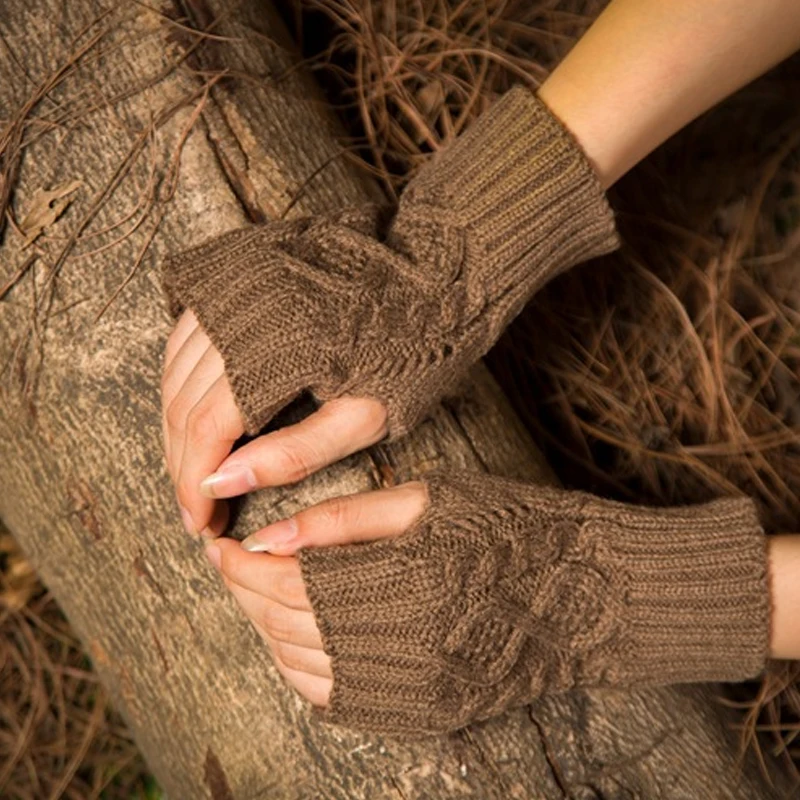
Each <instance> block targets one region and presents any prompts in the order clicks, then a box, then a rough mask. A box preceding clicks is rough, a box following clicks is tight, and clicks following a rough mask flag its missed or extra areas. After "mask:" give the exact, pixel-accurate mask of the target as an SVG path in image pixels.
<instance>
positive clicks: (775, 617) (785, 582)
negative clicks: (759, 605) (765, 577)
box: [768, 534, 800, 659]
mask: <svg viewBox="0 0 800 800" xmlns="http://www.w3.org/2000/svg"><path fill="white" fill-rule="evenodd" d="M768 548H769V550H768V552H769V576H770V601H771V605H772V622H771V625H770V647H769V651H770V656H771V657H772V658H781V659H800V614H798V612H800V534H782V535H780V536H771V537H770V539H769V542H768Z"/></svg>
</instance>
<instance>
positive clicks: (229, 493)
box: [200, 464, 256, 498]
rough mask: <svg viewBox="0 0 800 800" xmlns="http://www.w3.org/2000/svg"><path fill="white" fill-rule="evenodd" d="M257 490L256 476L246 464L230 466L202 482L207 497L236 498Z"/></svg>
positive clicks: (222, 468)
mask: <svg viewBox="0 0 800 800" xmlns="http://www.w3.org/2000/svg"><path fill="white" fill-rule="evenodd" d="M255 488H256V475H255V473H254V472H253V470H252V469H251V468H250V467H248V466H247V465H246V464H228V465H226V466H224V467H220V469H218V470H217V471H216V472H214V473H212V474H211V475H209V476H208V477H207V478H204V479H203V480H202V481H201V482H200V491H201V492H202V493H203V494H204V495H206V497H214V498H219V497H235V496H236V495H239V494H245V493H247V492H251V491H252V490H253V489H255Z"/></svg>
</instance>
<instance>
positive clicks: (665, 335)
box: [295, 0, 800, 774]
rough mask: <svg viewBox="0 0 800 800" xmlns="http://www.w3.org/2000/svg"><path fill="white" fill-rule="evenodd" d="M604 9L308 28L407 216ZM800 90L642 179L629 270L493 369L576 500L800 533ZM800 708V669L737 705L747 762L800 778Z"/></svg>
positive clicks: (505, 10)
mask: <svg viewBox="0 0 800 800" xmlns="http://www.w3.org/2000/svg"><path fill="white" fill-rule="evenodd" d="M603 5H604V3H602V2H591V1H590V0H586V1H585V2H578V0H571V1H570V0H564V2H554V1H553V0H521V1H520V2H514V1H513V0H461V1H460V2H458V1H457V0H447V1H446V0H380V2H373V1H372V0H361V1H360V2H355V1H354V0H295V7H296V13H295V19H296V20H297V21H298V29H300V30H301V35H302V26H303V25H305V26H306V28H308V26H309V25H318V24H319V20H320V19H322V18H325V19H327V20H328V21H329V23H330V24H332V25H333V28H334V30H333V34H332V35H331V36H330V40H329V44H327V46H325V47H323V48H320V49H319V50H318V52H316V53H313V54H310V55H309V63H310V64H311V65H312V68H314V69H315V70H316V71H317V72H318V73H319V74H320V75H321V76H322V77H323V79H324V81H325V82H326V83H327V84H328V88H329V93H330V94H331V95H332V96H335V97H336V99H337V101H338V105H339V107H340V109H341V111H342V112H343V113H344V114H345V117H346V119H347V121H348V123H349V130H350V131H351V132H352V133H353V138H352V140H351V141H350V143H349V144H350V153H351V154H352V153H353V152H356V153H358V154H359V155H358V156H357V159H358V160H359V162H360V163H361V165H362V166H363V167H364V168H365V169H369V170H370V171H371V172H372V173H374V174H375V175H376V176H377V177H378V178H379V179H380V180H381V181H382V183H383V185H384V186H385V187H386V189H387V193H388V194H390V195H395V196H396V195H397V193H398V190H399V189H400V188H401V187H402V185H403V184H404V183H405V181H406V180H407V179H408V177H409V175H411V174H413V172H414V170H415V169H416V168H417V167H418V166H419V165H420V164H421V163H423V162H424V161H425V160H426V159H427V158H429V156H430V154H431V153H432V152H434V151H436V150H438V149H439V148H440V147H442V146H443V145H445V144H446V143H447V142H448V141H449V140H450V139H452V137H453V136H455V135H457V134H458V132H459V131H460V130H462V129H463V128H464V127H465V126H466V125H467V124H468V123H469V121H470V120H471V119H472V118H473V117H474V116H475V115H476V114H477V113H479V112H480V111H481V110H482V109H483V108H484V107H485V106H486V105H487V104H488V103H489V102H491V100H492V99H493V98H494V97H495V96H497V95H498V94H500V93H502V92H503V91H505V90H506V89H507V88H508V87H509V85H511V84H512V83H514V82H517V81H523V82H527V83H529V84H531V85H536V84H537V83H538V82H539V81H540V80H541V79H542V78H543V77H544V76H545V75H546V74H547V72H548V70H549V69H550V68H552V66H553V65H554V64H555V63H557V61H558V60H559V59H560V58H561V57H562V56H563V54H564V53H565V52H566V50H567V49H568V48H569V47H570V46H571V44H572V43H573V42H574V41H575V39H576V38H577V37H579V36H580V34H581V33H582V32H583V31H584V30H585V29H586V28H587V27H588V25H589V24H590V23H591V20H592V18H593V17H594V16H595V15H596V14H597V13H598V12H599V10H600V9H601V8H602V6H603ZM304 14H305V16H304ZM799 80H800V62H798V60H794V61H793V62H790V63H789V64H787V65H785V66H784V67H782V68H781V69H779V70H776V71H775V72H773V73H772V74H771V75H770V76H767V77H766V78H764V79H762V80H761V81H759V82H757V83H756V84H754V85H753V86H751V87H749V88H748V89H746V90H745V91H742V92H740V93H739V94H738V95H736V96H735V97H734V98H732V99H731V100H729V101H728V102H726V103H725V104H724V105H723V106H721V107H720V108H718V109H716V110H715V111H713V112H712V113H710V114H708V115H706V116H705V117H703V118H702V119H701V120H699V121H698V122H697V123H695V124H694V125H692V126H690V128H688V129H687V130H686V131H684V132H683V133H682V134H680V135H679V136H678V137H676V138H674V139H673V140H672V141H671V142H670V143H669V144H668V145H667V146H665V147H663V148H661V149H660V150H659V151H658V152H657V153H655V154H654V155H653V156H652V157H651V158H649V159H648V160H647V161H646V162H645V163H644V164H642V165H641V166H640V167H639V168H637V169H636V170H635V171H634V172H633V173H631V174H630V175H629V176H628V177H626V178H625V179H624V180H623V181H622V182H621V184H620V185H619V186H618V187H617V188H616V190H615V193H614V194H615V197H614V203H615V206H616V207H617V208H618V209H619V211H620V213H619V219H620V226H621V229H622V233H623V236H624V239H625V242H626V245H625V248H624V250H623V252H621V253H619V254H616V255H614V256H613V257H609V258H606V259H604V260H602V261H598V262H595V263H593V264H590V265H586V266H584V267H581V268H578V269H576V270H573V271H572V272H571V273H570V274H568V275H566V276H563V277H562V278H560V279H558V280H557V281H554V282H553V283H552V284H551V285H550V286H549V287H547V289H546V290H545V291H543V292H542V293H540V295H539V296H538V297H537V298H536V300H535V301H534V302H533V303H531V304H530V306H529V307H528V308H527V309H526V311H525V312H524V313H523V314H522V315H521V316H520V318H518V320H516V322H515V323H514V324H513V325H512V327H511V328H510V330H509V331H508V333H507V335H506V336H505V337H504V338H503V340H502V341H501V342H500V343H499V344H498V346H497V347H496V348H495V350H494V351H493V352H492V353H491V354H490V358H489V366H490V367H491V368H492V370H493V371H494V373H495V375H496V376H497V377H498V379H499V380H500V382H501V384H502V385H503V387H504V389H505V390H506V393H507V394H508V395H509V396H510V397H511V399H512V402H513V403H514V405H515V407H516V409H517V411H518V412H519V414H520V416H521V417H522V418H523V420H524V421H525V422H526V424H527V426H528V427H529V429H530V430H531V431H532V433H533V434H534V436H535V438H536V440H537V441H538V442H539V443H540V445H541V446H542V447H543V448H544V450H545V452H546V453H547V455H548V456H549V458H550V460H551V462H552V463H554V465H555V466H556V467H557V469H558V471H559V473H560V475H561V477H562V479H563V480H564V481H565V482H566V483H567V484H568V485H572V486H580V487H584V488H589V489H592V490H594V491H598V492H602V493H604V494H607V495H610V496H614V497H619V498H622V499H626V500H630V501H636V502H648V503H655V504H675V503H682V502H696V501H701V500H704V499H708V498H711V497H714V496H719V495H723V494H735V493H737V492H744V493H747V494H748V495H750V496H752V497H755V498H756V499H757V501H758V502H759V503H760V505H761V508H762V511H763V516H764V520H765V522H766V525H767V527H768V529H769V530H770V531H772V532H777V531H800V269H798V267H799V266H800V226H798V222H799V221H800V112H799V111H798V110H797V104H796V97H797V88H798V82H799ZM351 157H352V156H351ZM798 687H800V683H798V667H797V665H781V666H779V667H777V666H776V668H775V670H774V671H772V672H771V673H770V674H769V675H768V676H767V677H766V678H765V680H764V681H763V682H762V683H761V684H760V685H758V686H754V687H753V689H752V691H751V692H750V693H749V695H748V697H747V698H745V699H744V700H742V699H741V698H740V701H739V702H740V703H741V704H742V705H743V707H744V708H745V711H746V713H745V716H744V724H743V742H745V743H748V744H750V745H751V746H753V747H754V749H756V750H757V752H758V753H759V754H760V749H759V748H760V747H762V746H766V747H769V748H770V749H771V750H772V751H773V752H774V753H775V754H777V755H778V756H780V757H782V758H784V759H786V761H787V763H789V765H790V766H791V763H792V760H794V762H795V764H799V763H800V743H799V742H800V740H798V731H800V689H799V688H798ZM756 730H757V731H759V732H761V733H762V734H763V736H762V737H761V738H760V739H757V738H756V737H754V735H753V734H754V733H755V731H756ZM794 768H795V774H798V773H797V772H796V767H794Z"/></svg>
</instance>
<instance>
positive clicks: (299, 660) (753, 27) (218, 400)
mask: <svg viewBox="0 0 800 800" xmlns="http://www.w3.org/2000/svg"><path fill="white" fill-rule="evenodd" d="M798 48H800V3H798V2H797V0H758V2H753V0H662V2H659V1H658V0H614V1H613V2H612V3H610V5H609V6H608V7H607V9H606V10H605V11H604V12H603V14H602V15H601V16H600V17H599V18H598V19H597V21H596V22H595V23H594V25H593V26H592V27H591V28H590V29H589V31H588V32H587V33H586V35H585V36H584V37H583V38H582V39H581V41H580V42H579V43H578V44H577V45H576V46H575V47H574V48H573V50H572V51H571V52H570V54H569V55H568V56H567V57H566V58H565V59H564V61H562V63H561V64H560V65H559V66H558V68H557V69H556V70H555V71H554V72H553V73H552V75H551V76H550V77H549V78H548V79H547V81H546V82H545V83H544V84H543V85H542V86H541V88H540V90H539V95H540V97H541V98H542V100H543V101H544V102H545V103H547V104H548V105H549V106H550V108H551V109H552V110H553V111H554V113H555V114H556V115H557V116H558V117H560V118H561V120H562V121H563V122H564V124H565V125H566V126H567V127H568V128H569V129H570V130H571V131H572V133H573V134H574V135H575V137H576V138H577V140H578V141H579V143H580V144H581V146H582V147H583V149H584V150H585V152H586V154H587V155H588V157H589V159H590V161H591V162H592V164H593V165H594V167H595V169H596V171H597V173H598V175H599V176H600V179H601V181H602V183H603V185H604V186H606V187H608V186H611V185H612V184H613V183H614V182H615V181H616V180H617V179H618V178H620V177H621V176H622V175H623V174H625V172H627V171H628V170H629V169H630V168H631V167H633V166H634V165H635V164H636V163H638V161H640V160H641V159H642V158H643V157H644V156H645V155H647V154H648V153H649V152H650V151H652V150H653V149H654V148H655V147H657V146H658V145H659V144H661V142H663V141H664V140H665V139H667V138H668V137H669V136H671V135H672V134H673V133H675V132H676V131H677V130H679V129H680V128H682V127H683V126H684V125H686V124H687V123H688V122H690V121H691V120H692V119H694V118H695V117H696V116H697V115H699V114H701V113H702V112H703V111H705V110H707V109H708V108H710V107H711V106H713V105H715V104H716V103H718V102H719V101H720V100H722V99H723V98H724V97H726V96H728V95H729V94H731V93H732V92H733V91H735V90H736V89H738V88H739V87H741V86H743V85H744V84H746V83H748V82H749V81H751V80H753V79H754V78H755V77H757V76H758V75H760V74H762V73H763V72H765V71H766V70H768V69H769V68H770V67H772V66H773V65H775V64H777V63H778V62H780V61H781V60H783V59H784V58H786V57H788V56H789V55H790V54H791V53H793V52H795V51H796V50H797V49H798ZM162 405H163V430H164V445H165V452H166V460H167V466H168V470H169V473H170V476H171V477H172V480H173V482H174V483H175V487H176V492H177V496H178V502H179V504H180V506H181V509H182V516H183V520H184V525H185V527H186V528H187V530H189V532H190V533H203V534H204V535H206V536H207V537H208V538H209V542H208V544H207V547H206V552H207V555H208V558H209V561H210V562H211V563H212V564H213V565H214V566H215V567H217V568H218V569H219V571H220V574H221V575H222V578H223V580H224V581H225V584H226V585H227V586H228V588H229V589H230V590H231V592H232V593H233V595H234V597H235V598H236V600H237V601H238V603H239V604H240V606H241V607H242V609H243V611H244V613H245V614H246V615H247V616H248V618H249V619H250V620H251V622H252V623H253V625H254V626H255V628H256V630H257V631H258V632H259V634H260V635H261V636H262V638H263V639H264V641H265V642H266V644H267V645H268V647H269V648H270V650H271V652H272V655H273V658H274V661H275V665H276V667H277V668H278V670H279V671H280V673H281V674H282V675H283V676H284V678H285V679H286V680H287V681H288V682H289V683H290V684H291V685H292V686H293V687H294V688H295V689H296V690H297V691H298V692H300V694H301V695H303V696H304V697H305V698H307V699H308V700H309V701H311V702H312V703H313V704H314V705H317V706H325V705H326V704H327V702H328V698H329V696H330V691H331V687H332V685H333V682H332V673H331V664H330V659H329V658H328V656H327V655H326V654H325V652H324V650H323V647H322V641H321V639H320V634H319V630H318V629H317V626H316V623H315V621H314V615H313V613H312V611H311V606H310V604H309V602H308V598H307V596H306V593H305V590H304V588H303V582H302V579H301V576H300V569H299V565H298V561H297V559H296V557H295V556H294V553H296V552H297V550H298V549H299V548H301V547H309V546H317V547H319V546H328V545H334V544H342V543H346V542H354V541H363V540H375V539H379V538H384V537H393V536H399V535H401V534H403V533H404V532H405V531H407V530H408V528H409V527H410V526H411V525H412V524H413V522H414V521H415V520H416V519H417V518H418V516H419V515H420V514H421V513H422V511H423V510H424V508H425V505H426V502H427V498H426V495H425V490H424V487H423V485H422V484H420V483H417V482H412V483H407V484H403V485H402V486H398V487H394V488H392V489H384V490H380V491H375V492H366V493H363V494H358V495H351V496H348V497H342V498H337V499H335V500H331V501H327V502H325V503H322V504H320V505H317V506H314V507H312V508H309V509H306V510H304V511H301V512H300V513H298V514H296V515H295V516H294V517H293V518H292V519H291V520H283V521H281V522H278V523H275V524H273V525H270V526H268V527H266V528H264V529H262V530H260V531H257V532H255V533H253V534H252V535H251V536H250V537H248V539H247V540H245V542H244V543H243V544H241V545H240V544H239V542H237V541H235V540H232V539H217V538H215V537H217V536H219V535H220V534H221V533H222V532H223V531H224V529H225V526H226V523H227V507H226V504H225V502H224V500H225V498H230V497H234V496H237V495H240V494H244V493H246V492H249V491H252V490H254V489H256V488H260V487H267V486H279V485H284V484H289V483H293V482H295V481H298V480H300V479H302V478H304V477H306V476H308V475H310V474H312V473H313V472H316V471H317V470H320V469H322V468H324V467H326V466H328V465H329V464H332V463H334V462H335V461H338V460H340V459H341V458H344V457H345V456H347V455H350V454H351V453H354V452H356V451H358V450H361V449H363V448H365V447H368V446H369V445H371V444H375V443H376V442H378V441H380V440H381V439H383V438H384V437H385V436H386V434H387V423H386V411H385V408H384V407H383V406H382V405H381V404H380V403H379V402H378V401H376V400H371V399H363V398H351V397H343V398H339V399H336V400H332V401H329V402H327V403H325V404H324V405H323V406H322V407H321V408H320V409H319V410H318V411H316V412H315V413H313V414H311V415H310V416H309V417H307V418H306V419H304V420H303V421H302V422H299V423H297V424H295V425H290V426H287V427H285V428H282V429H280V430H277V431H274V432H271V433H269V434H266V435H265V436H261V437H259V438H257V439H255V440H253V441H251V442H250V443H248V444H247V445H245V446H244V447H241V448H240V449H238V450H236V451H235V452H233V453H231V450H232V447H233V444H234V442H235V441H236V440H237V439H238V438H239V437H240V436H241V435H242V433H243V432H244V428H243V423H242V419H241V417H240V415H239V412H238V409H237V407H236V404H235V402H234V398H233V395H232V393H231V390H230V386H229V385H228V381H227V379H226V377H225V374H224V370H223V363H222V358H221V356H220V354H219V352H218V351H217V350H216V349H215V348H214V347H213V346H212V344H211V342H210V341H209V339H208V337H207V336H206V335H205V334H204V333H203V331H202V330H201V328H200V327H199V326H198V324H197V320H196V319H195V317H194V315H193V314H192V312H191V311H189V312H186V313H185V314H184V315H183V316H182V318H181V319H180V320H179V322H178V324H177V326H176V327H175V330H174V331H173V333H172V335H171V336H170V339H169V342H168V344H167V351H166V359H165V368H164V375H163V380H162ZM259 548H260V549H261V552H258V549H259ZM768 548H769V565H770V566H769V569H770V599H771V606H772V615H771V625H770V655H771V656H772V657H773V658H778V659H800V625H798V624H797V614H796V611H797V609H800V534H786V535H781V536H773V537H770V539H769V543H768ZM267 550H268V551H269V552H266V551H267Z"/></svg>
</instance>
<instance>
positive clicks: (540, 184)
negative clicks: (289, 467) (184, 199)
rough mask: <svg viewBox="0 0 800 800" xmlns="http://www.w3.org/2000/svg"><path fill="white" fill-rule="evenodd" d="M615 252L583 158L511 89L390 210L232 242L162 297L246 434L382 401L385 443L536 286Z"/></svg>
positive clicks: (232, 235)
mask: <svg viewBox="0 0 800 800" xmlns="http://www.w3.org/2000/svg"><path fill="white" fill-rule="evenodd" d="M617 245H618V239H617V235H616V232H615V228H614V219H613V214H612V212H611V210H610V208H609V206H608V204H607V202H606V199H605V196H604V194H603V192H602V189H601V187H600V184H599V182H598V179H597V177H596V175H595V174H594V172H593V170H592V168H591V166H590V165H589V163H588V161H587V160H586V157H585V155H584V154H583V152H582V151H581V150H580V148H579V147H578V145H577V144H576V143H575V141H574V140H573V138H572V137H571V135H570V134H569V133H568V132H567V131H566V129H565V128H564V127H563V126H562V125H561V124H560V123H559V122H558V121H557V120H556V119H555V118H554V117H553V115H552V114H551V113H550V112H549V111H548V110H547V108H546V106H544V105H543V104H542V103H541V102H540V101H539V100H538V99H537V98H536V96H535V95H534V94H532V92H531V91H530V90H529V89H527V88H525V87H523V86H517V87H514V88H513V89H511V90H510V91H509V92H507V93H506V94H505V95H504V96H503V97H502V98H501V99H500V100H499V101H498V102H497V103H495V104H494V105H493V106H492V107H491V108H490V109H489V110H488V111H487V112H485V113H484V114H482V115H481V116H480V117H479V118H478V119H477V120H476V121H475V122H474V123H473V124H472V125H471V126H470V127H469V129H468V130H467V131H466V132H465V133H464V134H463V135H462V136H461V137H459V138H458V139H457V140H456V141H455V142H453V144H452V145H450V146H449V147H447V148H445V149H444V150H443V151H441V152H440V153H437V154H436V155H435V156H434V157H433V158H432V159H431V160H430V162H429V163H428V164H427V165H426V166H425V167H423V168H422V169H421V170H420V172H419V174H418V175H417V176H416V177H415V178H414V179H413V180H412V181H411V182H410V183H409V185H408V187H407V188H406V190H405V191H404V192H403V195H402V197H401V199H400V204H399V207H398V208H397V209H396V210H395V209H391V208H388V207H387V208H381V207H377V206H369V205H367V206H364V207H354V208H346V209H343V210H341V211H339V212H336V213H333V214H325V215H320V216H316V217H305V218H302V219H298V220H292V221H278V222H269V223H265V224H263V225H259V226H250V227H248V228H244V229H241V230H236V231H231V232H229V233H226V234H223V235H222V236H220V237H217V238H216V239H213V240H211V241H210V242H206V243H204V244H202V245H200V246H198V247H195V248H192V249H190V250H188V251H186V252H183V253H180V254H178V255H176V256H173V257H171V258H169V259H168V260H167V262H166V264H165V268H164V288H165V290H166V293H167V296H168V298H169V303H170V310H171V311H172V313H173V314H174V315H178V314H179V313H180V312H181V311H182V310H183V309H184V308H187V307H188V308H191V309H192V310H194V312H195V313H196V315H197V317H198V319H199V321H200V324H201V325H202V327H203V328H204V330H205V331H206V333H207V334H208V336H209V337H210V339H211V341H212V342H213V344H214V345H215V346H216V347H217V348H218V349H219V351H220V353H221V354H222V356H223V359H224V362H225V369H226V373H227V375H228V378H229V380H230V383H231V386H232V389H233V392H234V395H235V397H236V400H237V402H238V404H239V407H240V409H241V411H242V414H243V417H244V420H245V424H246V427H247V431H248V432H249V433H251V434H254V433H256V432H257V431H258V430H259V429H261V428H262V427H263V426H264V424H266V423H267V422H268V421H269V419H270V418H271V417H272V416H273V415H274V414H275V413H276V412H277V411H278V410H280V408H281V407H282V406H284V405H286V404H287V403H288V402H290V401H291V400H292V399H293V398H294V397H296V396H297V395H298V394H300V392H302V391H303V390H305V389H310V390H311V391H312V392H313V393H314V394H315V395H316V396H317V398H318V399H319V400H325V399H328V398H331V397H335V396H340V395H344V394H352V395H358V396H364V397H375V398H377V399H379V400H381V401H382V402H383V403H384V404H385V405H386V407H387V409H388V413H389V438H396V437H398V436H400V435H402V434H404V433H406V432H407V431H408V430H410V429H411V428H412V427H414V425H416V424H417V423H418V422H419V421H420V420H421V419H422V417H423V416H424V415H425V414H426V413H427V412H428V411H429V409H430V408H431V406H432V405H433V404H434V403H435V402H436V401H437V400H438V399H440V398H441V397H442V396H443V395H445V394H446V393H448V392H449V391H451V390H452V389H454V388H455V386H456V385H457V383H458V381H459V380H460V379H461V377H462V376H463V375H464V373H465V372H466V371H467V369H468V368H469V366H470V365H471V364H472V363H473V362H475V361H477V360H478V359H479V358H480V357H481V356H482V355H483V354H484V353H486V352H487V351H488V350H489V348H490V347H491V346H492V345H493V344H494V343H495V341H496V340H497V339H498V338H499V336H500V334H501V333H502V332H503V330H504V329H505V327H506V326H507V325H508V323H509V322H510V321H511V319H513V317H514V316H515V315H516V314H518V313H519V311H520V310H521V309H522V307H523V305H524V303H525V302H526V301H527V300H528V299H529V298H530V297H531V295H532V294H533V293H534V292H535V291H536V290H537V289H538V288H540V287H541V286H542V284H543V283H545V282H546V281H547V280H549V279H550V278H552V277H553V276H555V275H556V274H558V273H559V272H561V271H563V270H565V269H567V268H569V267H571V266H573V265H574V264H576V263H578V262H580V261H584V260H587V259H589V258H592V257H595V256H599V255H602V254H604V253H607V252H609V251H611V250H613V249H614V248H615V247H617Z"/></svg>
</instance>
